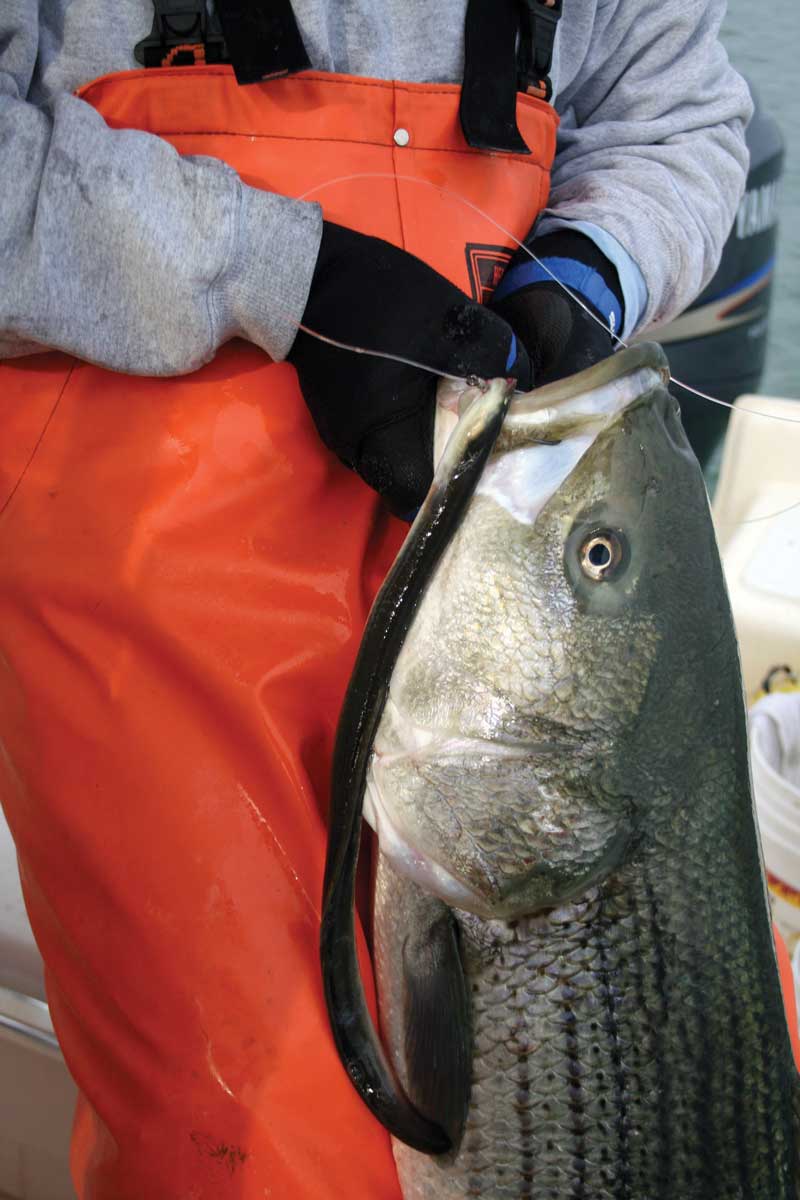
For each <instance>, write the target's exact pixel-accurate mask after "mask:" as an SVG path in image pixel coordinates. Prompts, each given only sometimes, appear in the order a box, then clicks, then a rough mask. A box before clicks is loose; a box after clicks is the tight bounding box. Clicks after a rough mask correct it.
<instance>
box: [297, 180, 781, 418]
mask: <svg viewBox="0 0 800 1200" xmlns="http://www.w3.org/2000/svg"><path fill="white" fill-rule="evenodd" d="M356 179H399V180H402V182H403V183H416V184H422V185H423V186H424V187H430V188H433V189H434V190H435V191H437V192H440V193H441V194H442V195H443V196H447V197H449V199H451V200H457V201H458V202H459V204H462V205H464V207H466V208H471V209H472V211H473V212H475V213H477V214H478V216H480V217H482V218H483V219H484V220H485V221H488V223H489V224H490V225H493V226H494V227H495V229H497V230H499V232H500V233H503V234H505V236H506V237H507V238H510V239H511V241H512V242H514V243H515V245H517V246H518V247H519V248H520V250H524V252H525V253H526V254H527V255H528V257H529V258H531V259H533V261H534V262H535V263H536V264H537V266H539V267H541V268H542V270H543V271H544V272H545V273H546V274H547V275H549V276H550V278H551V279H552V280H553V282H554V283H557V284H558V286H559V287H560V288H561V289H562V290H563V291H565V292H566V293H567V295H568V296H570V297H571V298H572V299H573V300H574V301H575V303H576V304H577V305H579V307H580V308H582V309H583V311H584V312H585V313H587V314H588V315H589V316H590V317H591V318H592V320H593V321H594V322H595V323H596V324H597V325H599V326H600V328H601V329H603V330H605V332H606V333H607V334H608V335H609V337H611V339H612V340H613V341H614V342H615V343H616V344H617V345H618V346H623V347H625V349H628V345H629V343H628V342H626V341H624V339H623V338H621V337H620V336H619V335H618V334H617V333H616V332H615V331H614V330H613V329H612V328H611V327H610V326H609V325H606V323H605V321H604V320H603V319H602V318H601V317H598V316H597V314H596V313H594V312H592V310H591V309H590V308H589V306H588V305H587V304H586V303H585V302H584V301H583V300H582V299H581V297H580V296H578V295H577V294H576V293H575V292H573V291H572V289H571V288H570V287H568V286H567V284H566V283H564V282H563V280H561V279H559V277H558V276H557V275H556V274H555V273H554V272H553V271H551V270H550V268H549V267H548V266H547V264H546V263H545V262H543V261H542V259H540V258H538V257H537V255H536V254H534V252H533V251H532V250H531V248H530V246H526V245H525V243H524V242H521V241H520V240H519V238H518V237H517V236H516V235H515V234H513V233H512V232H511V230H510V229H506V227H505V226H504V225H502V224H501V223H500V222H499V221H498V220H496V219H495V218H494V217H493V216H491V215H490V214H489V213H487V212H486V211H485V210H484V209H482V208H480V206H479V205H477V204H473V202H472V201H471V200H468V199H467V198H466V196H461V195H459V193H458V192H453V191H451V190H450V189H449V188H446V187H442V185H441V184H439V183H433V182H432V181H431V180H430V179H421V178H419V177H418V176H416V175H394V174H392V173H391V172H388V171H385V172H384V171H364V172H359V173H357V174H355V175H340V176H338V177H337V178H335V179H328V180H326V181H325V182H324V183H319V184H317V185H316V186H315V187H312V188H309V189H308V191H306V192H303V194H302V196H298V197H297V198H298V200H307V199H308V198H309V196H313V195H314V194H315V193H316V192H320V191H322V190H323V189H324V188H327V187H333V186H334V185H335V184H337V183H349V182H351V181H352V180H356ZM428 369H429V368H428ZM669 378H670V382H671V383H674V384H677V386H678V387H682V388H684V389H685V390H686V391H687V392H691V394H692V395H693V396H699V397H700V399H701V400H708V401H709V402H710V403H711V404H719V405H720V406H721V407H722V408H729V409H731V410H733V411H735V412H737V413H739V412H741V413H748V414H749V415H750V416H752V417H766V418H767V419H768V420H772V421H786V422H788V423H789V424H790V425H798V424H800V418H795V417H781V416H778V415H777V413H763V412H759V411H758V410H757V409H753V408H740V407H736V406H735V405H733V404H730V403H729V402H728V401H727V400H719V399H718V398H717V397H716V396H710V395H709V394H708V393H707V392H702V391H700V390H699V389H698V388H695V387H692V386H691V384H688V383H684V382H683V380H682V379H676V377H675V376H674V375H670V377H669Z"/></svg>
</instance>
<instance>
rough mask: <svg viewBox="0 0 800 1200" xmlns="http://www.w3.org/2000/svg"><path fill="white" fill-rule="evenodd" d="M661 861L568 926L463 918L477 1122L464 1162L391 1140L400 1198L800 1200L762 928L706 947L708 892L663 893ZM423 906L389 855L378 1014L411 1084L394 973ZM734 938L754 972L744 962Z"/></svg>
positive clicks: (382, 900)
mask: <svg viewBox="0 0 800 1200" xmlns="http://www.w3.org/2000/svg"><path fill="white" fill-rule="evenodd" d="M648 869H649V868H648V866H647V865H646V864H644V863H637V864H635V865H633V866H631V868H630V870H629V871H628V872H625V873H624V874H622V875H620V876H619V877H615V878H614V880H613V881H610V882H609V883H608V884H606V885H604V886H603V887H601V888H599V889H596V890H595V891H593V892H592V894H591V895H590V896H588V897H587V898H586V899H585V900H584V901H583V902H581V903H579V904H575V905H569V906H564V907H563V908H562V909H561V910H560V911H559V912H558V914H557V916H556V918H555V919H551V918H550V917H547V916H540V917H524V918H520V919H519V920H517V921H514V922H500V921H482V920H481V919H480V918H478V917H475V916H473V915H472V914H466V913H458V914H457V916H458V922H459V928H460V934H461V953H462V959H463V963H464V970H465V974H466V977H467V980H468V982H469V991H470V1000H471V1016H472V1022H473V1038H474V1057H473V1077H472V1092H471V1098H470V1108H469V1115H468V1118H467V1123H466V1128H465V1132H464V1138H463V1142H462V1149H461V1151H460V1153H459V1154H458V1155H456V1156H455V1158H453V1157H451V1156H443V1157H441V1158H431V1157H427V1156H424V1155H421V1154H419V1153H417V1152H416V1151H414V1150H411V1149H409V1148H408V1147H407V1146H404V1145H402V1144H401V1143H399V1142H396V1143H395V1156H396V1159H397V1164H398V1171H399V1175H400V1180H401V1184H402V1188H403V1196H404V1200H437V1198H439V1197H441V1198H442V1200H455V1198H456V1197H458V1198H460V1197H483V1198H484V1200H488V1198H491V1200H506V1198H509V1200H510V1198H511V1197H514V1198H518V1197H530V1200H661V1198H663V1200H668V1198H669V1200H675V1198H676V1197H680V1198H681V1200H694V1198H697V1200H701V1198H703V1200H705V1198H708V1197H713V1200H746V1198H749V1197H753V1196H755V1197H759V1200H761V1198H762V1197H763V1198H764V1200H767V1198H769V1200H794V1198H795V1197H796V1195H797V1191H796V1185H795V1183H794V1178H793V1149H794V1145H795V1133H794V1123H793V1119H792V1113H791V1106H789V1107H787V1106H785V1105H783V1106H781V1104H780V1103H779V1102H778V1101H779V1098H780V1097H782V1096H785V1095H786V1092H787V1090H788V1089H790V1088H791V1086H792V1083H793V1079H792V1071H793V1068H792V1067H791V1064H790V1063H787V1061H786V1059H785V1058H784V1057H783V1056H782V1055H781V1054H780V1049H781V1047H780V1041H779V1039H778V1040H777V1041H776V1039H775V1037H774V1028H775V1014H774V1013H770V1012H769V1011H768V1007H769V1006H768V1005H765V1004H764V1003H760V1002H759V999H758V993H759V987H758V979H757V977H756V976H755V971H754V965H753V964H754V962H755V961H757V957H758V956H756V955H753V954H752V950H753V946H752V937H751V936H750V933H749V930H748V929H747V928H746V926H745V923H744V922H743V921H742V920H741V919H740V920H739V921H736V919H735V917H733V918H732V919H731V920H729V922H728V932H729V940H728V941H726V943H725V945H724V946H720V947H718V948H716V949H715V948H713V947H706V946H703V945H702V944H701V945H698V944H697V943H696V942H695V941H694V940H693V939H692V938H691V937H690V936H689V933H690V931H691V929H692V927H693V924H694V922H693V920H692V901H694V903H695V904H696V903H697V902H698V899H699V897H698V895H697V892H696V888H695V889H694V891H695V894H694V896H692V895H691V894H689V893H684V894H682V893H681V892H679V891H678V890H677V889H675V888H673V887H671V886H670V887H666V888H665V886H664V881H663V880H661V881H660V885H659V886H654V885H652V884H651V883H649V882H646V881H644V877H645V876H646V874H647V872H648ZM687 870H691V863H689V864H688V866H687ZM697 878H698V879H703V875H701V874H700V873H698V875H697ZM665 892H666V894H665ZM414 893H417V894H416V895H415V894H414ZM425 903H426V901H425V899H424V898H421V896H420V894H419V889H417V888H416V887H415V885H414V884H412V883H410V882H409V881H408V880H405V879H402V878H400V877H398V876H397V875H396V873H395V872H394V871H393V870H392V868H391V866H390V864H389V863H388V862H387V861H386V859H385V858H384V857H383V856H382V857H381V861H380V864H379V868H378V876H377V881H376V932H377V933H378V940H377V942H376V964H377V971H378V981H379V987H380V993H381V1014H382V1022H383V1029H384V1033H385V1036H386V1039H387V1042H388V1044H389V1046H390V1047H391V1048H392V1049H393V1050H394V1051H395V1065H396V1068H397V1070H398V1072H399V1074H400V1076H401V1079H402V1081H403V1083H404V1084H405V1085H406V1086H407V1087H410V1086H411V1084H410V1081H409V1080H408V1077H407V1075H406V1074H405V1069H404V1062H403V1056H402V1052H401V1049H400V1048H401V1047H402V1045H403V1043H404V1027H403V1022H404V1007H403V999H402V986H401V983H400V981H399V980H398V978H397V975H396V972H394V971H393V969H392V963H393V962H396V961H397V957H396V956H397V955H398V954H401V953H402V951H401V946H402V941H403V939H404V937H405V930H406V928H407V926H408V923H409V921H410V920H415V919H417V918H418V916H419V915H420V913H421V911H422V910H423V909H424V906H425ZM728 912H729V913H730V912H731V909H728ZM668 913H669V916H667V914H668ZM683 922H685V925H682V923H683ZM682 935H683V936H682ZM737 946H738V947H739V954H738V957H739V958H740V959H742V960H744V961H745V962H747V963H748V967H747V971H746V974H745V976H744V978H740V977H737V976H736V975H735V973H734V972H733V971H732V969H731V962H735V961H736V958H737V953H736V948H737ZM709 1014H711V1016H709ZM412 1095H413V1093H412Z"/></svg>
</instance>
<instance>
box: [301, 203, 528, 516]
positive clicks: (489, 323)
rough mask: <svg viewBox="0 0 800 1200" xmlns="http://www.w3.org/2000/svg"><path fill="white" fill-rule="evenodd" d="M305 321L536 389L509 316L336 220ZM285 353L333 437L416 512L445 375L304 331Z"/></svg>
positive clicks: (342, 451)
mask: <svg viewBox="0 0 800 1200" xmlns="http://www.w3.org/2000/svg"><path fill="white" fill-rule="evenodd" d="M303 324H304V325H307V326H308V327H309V329H313V330H314V331H315V332H317V333H322V334H324V335H325V336H326V337H331V338H335V339H336V340H337V341H340V342H345V343H347V344H349V345H353V346H362V347H364V348H365V349H367V350H380V351H382V352H383V353H386V354H398V355H401V356H402V357H403V358H410V359H414V360H415V361H416V362H418V363H422V364H424V365H425V366H426V367H434V368H436V369H437V370H439V371H444V372H446V373H447V374H449V375H457V376H460V377H466V376H468V375H477V376H479V377H481V378H483V379H492V378H494V377H496V376H498V375H501V376H506V375H508V376H513V377H514V378H515V379H517V380H518V381H519V386H520V387H523V388H528V387H530V386H531V376H530V366H529V363H528V356H527V354H526V353H525V350H524V349H522V348H521V347H519V346H518V344H517V340H516V338H515V337H514V334H513V332H512V330H511V329H509V327H508V325H506V323H505V321H503V320H501V319H500V317H498V316H496V315H495V314H494V313H493V312H490V310H489V309H488V308H484V307H483V306H482V305H480V304H475V303H474V301H472V300H470V299H469V297H467V296H466V295H465V294H464V293H463V292H461V291H459V289H458V288H457V287H454V285H453V284H451V283H450V282H448V280H446V279H445V278H444V277H443V276H442V275H439V274H438V272H436V271H434V270H433V269H432V268H431V267H429V266H427V265H426V264H425V263H424V262H422V261H421V259H419V258H415V257H414V256H413V255H411V254H408V253H407V252H406V251H405V250H398V249H397V248H396V247H395V246H392V245H390V244H389V243H388V242H384V241H382V240H381V239H380V238H372V237H366V236H364V234H360V233H355V232H353V230H351V229H345V228H343V227H342V226H341V225H332V224H331V223H330V222H328V221H326V222H325V223H324V225H323V232H322V243H321V246H320V251H319V258H318V260H317V266H316V270H315V271H314V276H313V279H312V281H311V290H310V292H309V297H308V303H307V305H306V310H305V312H304V314H303ZM287 358H288V359H289V361H290V362H291V363H294V365H295V367H296V368H297V374H298V377H299V380H300V387H301V389H302V392H303V396H304V398H305V401H306V404H307V405H308V407H309V409H310V411H311V415H312V417H313V418H314V423H315V424H316V426H317V429H318V430H319V433H320V436H321V437H322V440H323V441H324V442H325V444H326V446H328V447H330V449H331V450H333V451H334V452H335V453H336V454H338V456H339V458H340V459H341V460H342V462H344V463H345V464H346V465H347V466H348V467H352V468H353V469H354V470H356V471H357V472H358V473H359V475H360V476H361V477H362V479H364V480H365V482H366V483H368V484H369V485H370V486H371V487H373V488H375V490H376V491H377V492H380V493H381V495H382V496H384V497H385V498H386V500H387V501H388V503H389V506H390V507H391V508H392V510H393V511H394V512H396V513H398V514H399V515H403V516H406V515H409V514H411V513H413V511H414V510H415V509H417V508H418V507H419V505H420V504H421V503H422V501H423V500H424V498H425V494H426V492H427V490H428V488H429V487H430V483H431V478H432V475H433V470H432V459H433V423H434V415H435V403H434V402H435V396H436V384H437V382H438V381H437V378H436V376H435V375H432V374H430V372H428V371H424V370H420V369H419V368H417V367H409V366H406V365H405V364H403V363H398V362H394V361H392V360H390V359H386V358H378V357H376V356H375V355H372V354H354V353H353V352H352V351H350V350H340V349H338V348H337V347H335V346H331V345H329V344H328V343H326V342H322V341H320V340H319V339H318V338H315V337H312V336H310V335H309V334H306V333H304V332H303V331H302V330H300V332H299V333H298V335H297V337H296V339H295V342H294V345H293V346H292V349H291V350H290V351H289V354H288V355H287Z"/></svg>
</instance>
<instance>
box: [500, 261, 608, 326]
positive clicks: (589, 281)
mask: <svg viewBox="0 0 800 1200" xmlns="http://www.w3.org/2000/svg"><path fill="white" fill-rule="evenodd" d="M542 263H544V264H545V265H546V266H547V267H548V268H549V269H550V271H552V273H553V274H552V275H548V273H547V271H545V269H544V267H543V266H541V265H540V264H539V263H538V262H534V261H533V259H530V261H529V262H523V263H517V264H516V266H513V267H511V268H510V269H509V270H508V271H506V273H505V275H504V276H503V278H502V279H501V280H500V283H499V285H498V287H497V288H496V289H495V292H494V295H493V297H492V299H493V300H504V299H505V298H506V297H507V296H511V295H512V294H513V293H514V292H518V291H519V290H520V288H524V287H529V286H530V285H531V284H532V283H552V282H553V275H555V277H556V279H557V280H558V281H559V283H565V284H566V285H567V287H568V288H569V289H570V291H572V292H575V293H576V294H577V295H578V296H581V297H582V298H583V299H584V300H587V301H588V302H589V304H591V305H593V307H594V308H596V309H597V311H598V312H599V313H600V314H601V315H602V316H603V318H604V319H605V321H606V323H607V324H608V325H610V326H611V328H612V329H613V331H614V333H619V331H620V326H621V324H622V304H621V302H620V300H619V299H618V298H617V296H615V295H614V293H613V292H612V291H611V288H609V287H607V285H606V282H605V280H604V279H603V277H602V275H600V274H599V273H598V272H597V271H595V270H594V269H593V268H592V267H587V266H586V264H585V263H582V262H578V260H577V259H575V258H543V259H542Z"/></svg>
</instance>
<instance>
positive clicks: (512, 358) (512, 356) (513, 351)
mask: <svg viewBox="0 0 800 1200" xmlns="http://www.w3.org/2000/svg"><path fill="white" fill-rule="evenodd" d="M516 361H517V335H516V334H515V333H512V334H511V346H510V348H509V351H508V362H507V363H506V370H507V371H510V370H511V368H512V367H513V365H514V363H515V362H516Z"/></svg>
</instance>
